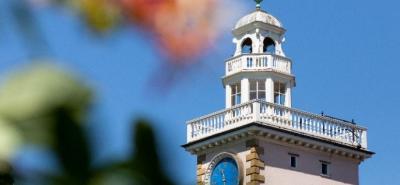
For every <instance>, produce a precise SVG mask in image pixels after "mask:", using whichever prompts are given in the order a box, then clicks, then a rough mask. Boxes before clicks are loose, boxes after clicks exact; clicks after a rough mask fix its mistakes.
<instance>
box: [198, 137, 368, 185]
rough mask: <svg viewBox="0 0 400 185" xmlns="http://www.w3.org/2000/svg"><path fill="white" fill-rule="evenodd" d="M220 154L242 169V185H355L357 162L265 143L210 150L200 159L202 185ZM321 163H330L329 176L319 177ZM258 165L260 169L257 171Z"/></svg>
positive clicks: (238, 142) (278, 144)
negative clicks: (231, 157) (292, 160)
mask: <svg viewBox="0 0 400 185" xmlns="http://www.w3.org/2000/svg"><path fill="white" fill-rule="evenodd" d="M221 153H230V154H233V155H234V156H235V157H237V159H238V163H241V164H240V166H241V167H240V168H241V169H242V177H243V178H242V181H241V183H240V184H241V185H242V184H243V185H253V184H257V185H264V184H265V185H293V184H296V185H358V184H359V182H358V165H359V163H360V161H358V160H355V159H352V158H346V157H343V156H339V155H335V154H332V153H328V152H321V151H317V150H313V149H305V148H301V147H297V146H290V145H287V144H283V143H277V142H275V141H267V140H254V139H251V140H246V141H243V140H242V141H235V142H232V143H228V144H225V145H223V146H220V147H216V148H213V149H212V150H209V151H207V152H206V153H204V154H203V155H199V156H202V157H203V161H202V163H201V164H200V167H201V168H202V172H203V173H202V176H201V177H200V179H199V180H200V181H201V182H202V183H201V184H207V182H208V181H207V178H208V177H209V175H210V174H211V170H212V165H213V164H212V163H213V160H215V158H217V157H218V155H220V154H221ZM292 155H296V158H297V159H296V160H297V166H296V168H293V167H291V166H290V157H291V156H292ZM321 161H324V162H328V163H329V168H328V169H329V172H328V175H322V174H321ZM260 164H262V165H263V167H257V166H259V165H260Z"/></svg>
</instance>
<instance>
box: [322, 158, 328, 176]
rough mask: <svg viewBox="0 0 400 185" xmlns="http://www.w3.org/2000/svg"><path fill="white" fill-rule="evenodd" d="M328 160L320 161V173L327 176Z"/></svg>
mask: <svg viewBox="0 0 400 185" xmlns="http://www.w3.org/2000/svg"><path fill="white" fill-rule="evenodd" d="M329 164H330V163H329V162H326V161H321V175H324V176H328V175H329Z"/></svg>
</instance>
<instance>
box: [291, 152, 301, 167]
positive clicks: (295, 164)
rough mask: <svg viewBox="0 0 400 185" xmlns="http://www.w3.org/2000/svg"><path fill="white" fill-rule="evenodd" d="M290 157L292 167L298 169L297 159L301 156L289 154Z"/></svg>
mask: <svg viewBox="0 0 400 185" xmlns="http://www.w3.org/2000/svg"><path fill="white" fill-rule="evenodd" d="M289 156H290V167H292V168H296V167H297V158H298V157H299V155H297V154H291V153H289Z"/></svg>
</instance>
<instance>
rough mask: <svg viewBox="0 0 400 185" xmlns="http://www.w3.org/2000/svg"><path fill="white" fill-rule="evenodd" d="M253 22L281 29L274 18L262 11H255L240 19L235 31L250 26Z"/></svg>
mask: <svg viewBox="0 0 400 185" xmlns="http://www.w3.org/2000/svg"><path fill="white" fill-rule="evenodd" d="M253 22H263V23H266V24H270V25H274V26H277V27H280V28H282V24H281V22H280V21H279V20H278V19H277V18H275V17H274V16H272V15H270V14H268V13H267V12H265V11H262V10H256V11H254V12H252V13H250V14H248V15H246V16H244V17H242V18H241V19H240V20H239V21H238V22H237V23H236V26H235V29H238V28H240V27H243V26H245V25H248V24H251V23H253Z"/></svg>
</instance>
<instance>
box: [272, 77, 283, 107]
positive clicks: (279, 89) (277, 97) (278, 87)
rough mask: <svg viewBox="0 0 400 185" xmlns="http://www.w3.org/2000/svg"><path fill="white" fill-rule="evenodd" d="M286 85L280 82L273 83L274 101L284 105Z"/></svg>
mask: <svg viewBox="0 0 400 185" xmlns="http://www.w3.org/2000/svg"><path fill="white" fill-rule="evenodd" d="M285 95H286V85H285V84H283V83H280V82H275V83H274V103H276V104H280V105H285Z"/></svg>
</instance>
